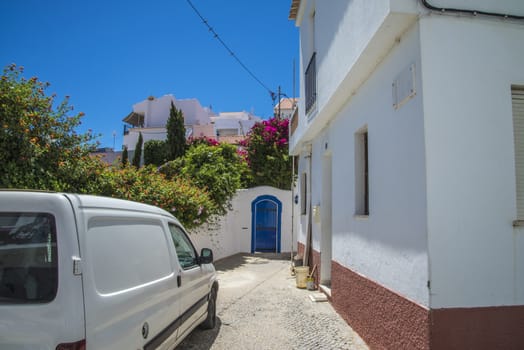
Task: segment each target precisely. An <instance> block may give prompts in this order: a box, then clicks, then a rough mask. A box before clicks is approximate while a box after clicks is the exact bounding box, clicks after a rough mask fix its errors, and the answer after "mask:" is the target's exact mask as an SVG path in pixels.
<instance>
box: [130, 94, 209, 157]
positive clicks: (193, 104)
mask: <svg viewBox="0 0 524 350" xmlns="http://www.w3.org/2000/svg"><path fill="white" fill-rule="evenodd" d="M171 102H173V104H174V105H175V107H176V108H177V109H180V110H182V113H183V114H184V124H185V128H186V137H189V136H194V137H202V136H206V137H210V138H215V130H214V127H213V125H212V123H211V117H212V116H214V114H213V112H212V111H211V110H210V109H209V108H204V107H202V106H201V105H200V102H198V100H197V99H195V98H193V99H184V100H177V99H176V98H175V97H174V96H173V95H164V96H162V97H158V98H155V97H152V96H151V97H149V98H147V99H146V100H144V101H141V102H139V103H136V104H134V105H133V111H132V112H131V113H130V114H129V115H128V116H127V117H125V118H124V119H123V121H124V122H125V123H127V124H129V125H131V126H132V127H131V128H128V127H126V128H125V129H124V141H123V142H122V146H123V147H127V149H128V151H130V154H131V152H133V151H134V149H135V146H136V143H137V141H138V135H139V133H142V138H143V140H144V143H145V142H147V141H149V140H165V139H166V137H167V131H166V124H167V120H168V119H169V111H170V109H171ZM130 158H131V156H130Z"/></svg>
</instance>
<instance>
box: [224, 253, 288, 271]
mask: <svg viewBox="0 0 524 350" xmlns="http://www.w3.org/2000/svg"><path fill="white" fill-rule="evenodd" d="M253 258H263V259H264V260H288V259H290V253H254V254H250V253H238V254H235V255H231V256H228V257H227V258H222V259H220V260H217V261H215V262H214V265H215V269H216V270H217V272H225V271H231V270H235V269H237V268H239V267H242V266H245V265H247V264H267V261H264V260H260V261H256V262H255V261H253Z"/></svg>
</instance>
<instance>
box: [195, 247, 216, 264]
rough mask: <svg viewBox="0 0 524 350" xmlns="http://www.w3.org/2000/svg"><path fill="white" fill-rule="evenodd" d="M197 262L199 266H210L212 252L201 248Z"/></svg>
mask: <svg viewBox="0 0 524 350" xmlns="http://www.w3.org/2000/svg"><path fill="white" fill-rule="evenodd" d="M198 262H199V263H200V264H211V263H212V262H213V251H212V250H211V249H209V248H202V250H201V251H200V257H199V258H198Z"/></svg>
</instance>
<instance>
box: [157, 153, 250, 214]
mask: <svg viewBox="0 0 524 350" xmlns="http://www.w3.org/2000/svg"><path fill="white" fill-rule="evenodd" d="M160 171H161V172H162V173H163V174H165V175H166V176H167V178H170V179H172V178H180V177H182V178H186V179H190V180H191V182H192V183H193V184H194V185H196V186H197V187H198V188H200V189H202V190H205V191H207V192H208V193H209V197H210V199H211V200H212V201H213V203H214V204H215V208H216V212H215V213H214V214H224V213H225V212H226V211H227V208H228V207H229V203H230V201H231V198H232V197H233V196H234V194H235V192H236V190H237V189H239V188H241V185H242V182H241V175H242V173H244V172H246V165H245V163H244V162H243V161H242V160H241V158H240V157H239V155H238V154H237V151H236V147H235V146H233V145H228V144H220V145H218V146H208V145H206V144H198V145H194V146H192V147H190V148H189V149H188V150H187V152H186V154H185V156H183V157H181V158H178V159H176V160H174V161H171V162H168V163H167V164H165V165H164V166H163V167H162V168H161V169H160Z"/></svg>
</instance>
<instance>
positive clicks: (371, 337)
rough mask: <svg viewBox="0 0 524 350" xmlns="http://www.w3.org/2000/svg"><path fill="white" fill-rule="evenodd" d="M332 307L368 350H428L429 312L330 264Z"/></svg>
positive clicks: (348, 270) (342, 268)
mask: <svg viewBox="0 0 524 350" xmlns="http://www.w3.org/2000/svg"><path fill="white" fill-rule="evenodd" d="M331 296H332V298H333V306H334V307H335V309H336V310H337V312H338V313H339V314H340V315H341V316H342V317H343V318H344V319H345V320H346V322H348V323H349V324H350V325H351V327H352V328H353V329H354V330H355V331H356V332H357V333H358V334H359V335H360V336H361V337H362V338H363V339H364V340H365V341H366V343H367V344H368V345H369V346H370V348H371V349H402V350H408V349H429V312H428V310H427V309H425V308H423V307H421V306H420V305H417V304H415V303H413V302H411V301H409V300H407V299H405V298H403V297H401V296H400V295H398V294H395V293H393V292H392V291H390V290H388V289H386V288H384V287H382V286H380V285H378V284H377V283H375V282H373V281H370V280H369V279H367V278H364V277H362V276H361V275H359V274H357V273H355V272H353V271H351V270H350V269H348V268H346V267H344V266H342V265H340V264H338V263H337V262H333V263H332V271H331Z"/></svg>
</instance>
